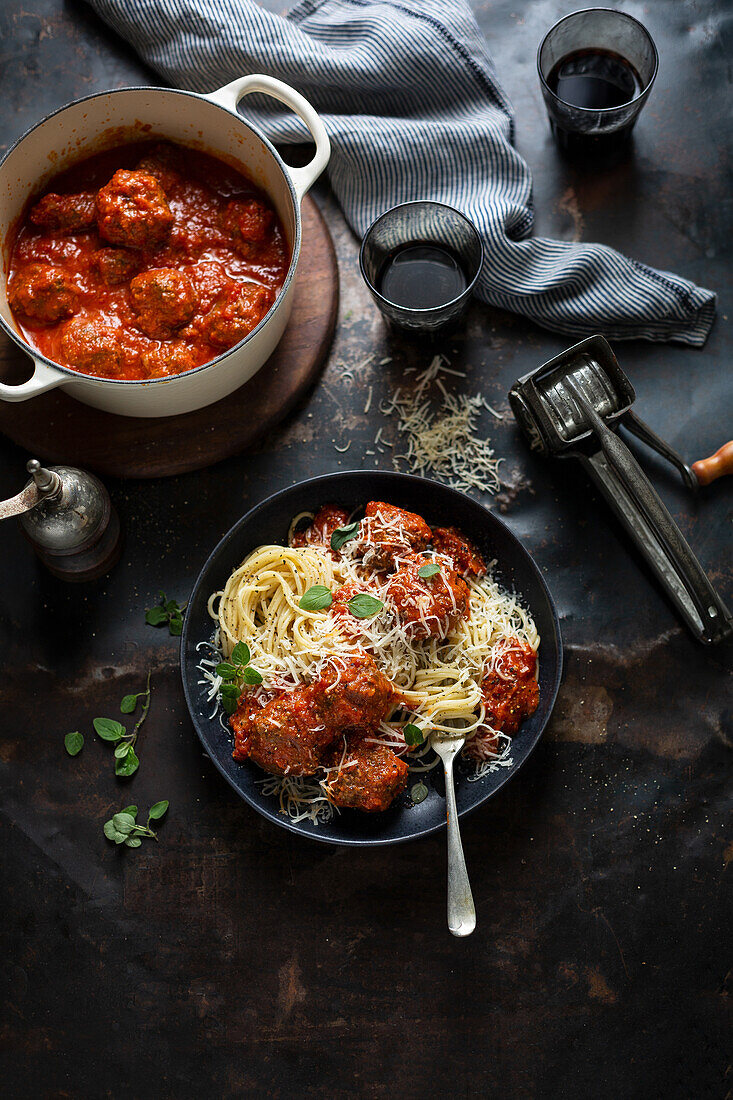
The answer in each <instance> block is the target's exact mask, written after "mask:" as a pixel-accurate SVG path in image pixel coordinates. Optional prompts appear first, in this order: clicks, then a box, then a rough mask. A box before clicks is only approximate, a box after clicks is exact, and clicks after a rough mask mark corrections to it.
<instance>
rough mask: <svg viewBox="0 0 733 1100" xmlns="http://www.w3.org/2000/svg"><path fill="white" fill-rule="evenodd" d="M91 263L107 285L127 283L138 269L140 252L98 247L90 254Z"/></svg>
mask: <svg viewBox="0 0 733 1100" xmlns="http://www.w3.org/2000/svg"><path fill="white" fill-rule="evenodd" d="M92 265H93V267H94V268H95V270H96V271H97V273H98V275H99V278H100V279H101V280H102V282H103V283H106V284H107V286H120V285H121V284H122V283H129V281H130V279H132V277H133V276H134V275H137V273H138V271H139V270H140V254H139V253H137V252H132V251H131V250H130V249H128V248H100V249H98V251H97V252H95V253H94V255H93V256H92Z"/></svg>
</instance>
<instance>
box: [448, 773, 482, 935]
mask: <svg viewBox="0 0 733 1100" xmlns="http://www.w3.org/2000/svg"><path fill="white" fill-rule="evenodd" d="M443 767H444V769H445V800H446V803H447V808H448V928H449V930H450V931H451V932H452V933H453V935H454V936H470V935H471V933H472V932H473V930H474V928H475V927H476V909H475V907H474V904H473V894H472V893H471V884H470V882H469V881H468V871H467V870H466V858H465V856H464V854H463V845H462V843H461V831H460V829H459V827H458V809H457V807H456V792H455V789H454V787H453V757H452V756H450V757H448V758H447V759H446V760H444V761H443Z"/></svg>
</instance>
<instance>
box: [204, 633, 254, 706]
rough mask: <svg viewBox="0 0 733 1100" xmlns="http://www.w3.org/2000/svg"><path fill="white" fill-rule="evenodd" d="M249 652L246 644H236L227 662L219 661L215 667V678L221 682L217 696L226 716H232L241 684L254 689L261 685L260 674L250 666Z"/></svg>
mask: <svg viewBox="0 0 733 1100" xmlns="http://www.w3.org/2000/svg"><path fill="white" fill-rule="evenodd" d="M250 657H251V654H250V651H249V646H248V645H247V643H246V642H237V644H236V645H235V647H234V649H233V650H232V652H231V653H230V654H229V660H228V661H220V662H219V664H218V665H217V666H216V669H215V671H216V674H217V676H221V679H222V681H223V683H222V685H221V687H220V689H219V694H220V696H221V705H222V706H223V708H224V710H225V711H226V712H227V714H234V712H235V710H236V709H237V705H238V703H239V696H240V695H241V694H242V686H241V685H242V684H247V685H249V686H250V687H254V686H255V685H256V684H261V683H262V673H260V672H258V671H257V669H256V668H252V666H251V665H250V663H249V662H250Z"/></svg>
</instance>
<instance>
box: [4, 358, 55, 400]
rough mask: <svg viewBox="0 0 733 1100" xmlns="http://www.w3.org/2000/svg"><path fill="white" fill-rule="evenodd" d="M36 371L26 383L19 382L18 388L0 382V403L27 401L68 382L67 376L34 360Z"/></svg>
mask: <svg viewBox="0 0 733 1100" xmlns="http://www.w3.org/2000/svg"><path fill="white" fill-rule="evenodd" d="M33 362H34V363H35V365H36V369H35V370H34V371H33V374H32V376H31V377H30V378H29V379H28V381H27V382H21V383H20V385H19V386H7V385H5V384H4V383H2V382H0V401H28V400H29V398H31V397H38V396H39V394H42V393H45V392H46V390H53V389H55V388H56V386H62V385H63V384H64V382H70V381H71V379H70V378H69V377H68V375H66V374H63V373H62V372H61V371H60V370H54V368H53V367H47V366H46V364H45V363H41V362H40V360H38V359H34V360H33Z"/></svg>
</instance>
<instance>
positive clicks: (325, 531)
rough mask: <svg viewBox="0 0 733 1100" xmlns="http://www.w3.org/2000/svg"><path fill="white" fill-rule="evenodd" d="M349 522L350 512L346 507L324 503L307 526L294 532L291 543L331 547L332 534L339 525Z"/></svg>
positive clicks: (343, 525) (293, 544)
mask: <svg viewBox="0 0 733 1100" xmlns="http://www.w3.org/2000/svg"><path fill="white" fill-rule="evenodd" d="M348 522H349V513H348V512H347V511H346V509H345V508H337V507H336V505H335V504H324V506H323V508H319V509H318V511H317V512H316V514H315V516H314V517H313V519H312V520H311V522H310V523H309V524H308V525H307V527H301V529H300V530H299V531H296V532H295V533H294V534H293V537H292V539H291V540H290V541H291V545H292V546H329V547H330V545H331V535H332V534H333V533H334V531H337V530H338V529H339V527H345V526H346V524H347V523H348Z"/></svg>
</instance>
